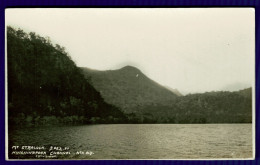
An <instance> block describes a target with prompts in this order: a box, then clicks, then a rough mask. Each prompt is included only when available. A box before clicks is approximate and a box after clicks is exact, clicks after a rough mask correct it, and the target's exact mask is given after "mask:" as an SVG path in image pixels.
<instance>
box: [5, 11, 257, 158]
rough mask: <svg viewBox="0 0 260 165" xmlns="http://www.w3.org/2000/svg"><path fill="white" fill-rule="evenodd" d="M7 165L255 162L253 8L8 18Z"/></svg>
mask: <svg viewBox="0 0 260 165" xmlns="http://www.w3.org/2000/svg"><path fill="white" fill-rule="evenodd" d="M5 24H6V28H5V34H6V40H5V42H6V47H5V49H6V50H5V54H6V61H5V62H6V78H7V79H6V82H5V83H6V93H5V95H6V116H5V120H6V135H5V136H6V142H5V143H6V159H7V160H114V159H115V160H122V159H123V160H125V159H126V160H129V159H133V160H234V159H240V160H241V159H247V160H252V159H254V157H255V92H254V91H255V11H254V9H253V8H23V9H21V8H20V9H18V8H9V9H6V10H5Z"/></svg>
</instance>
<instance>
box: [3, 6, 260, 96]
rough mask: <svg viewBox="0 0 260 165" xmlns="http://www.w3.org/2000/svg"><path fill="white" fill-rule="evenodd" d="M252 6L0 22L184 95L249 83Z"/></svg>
mask: <svg viewBox="0 0 260 165" xmlns="http://www.w3.org/2000/svg"><path fill="white" fill-rule="evenodd" d="M254 17H255V12H254V9H253V8H186V9H185V8H164V9H163V8H157V9H155V8H150V9H149V8H146V9H145V8H139V9H138V8H130V9H127V8H122V9H119V8H114V9H112V8H111V9H110V8H106V9H102V8H96V9H95V8H85V9H84V8H82V9H64V8H63V9H61V8H60V9H40V8H38V9H33V8H32V9H7V10H6V25H10V26H13V27H14V28H21V29H23V30H24V31H26V32H36V33H37V34H39V35H40V36H43V37H47V36H48V37H50V39H51V41H52V42H53V43H54V44H56V43H57V44H59V45H61V46H64V47H65V48H66V51H67V52H68V53H69V55H70V56H71V58H72V60H73V61H74V62H75V63H76V65H77V66H80V67H88V68H92V69H96V70H114V69H119V68H122V67H124V66H126V65H131V66H134V67H137V68H138V69H140V70H141V71H142V72H143V73H144V74H146V75H147V76H148V77H149V78H151V79H153V80H154V81H156V82H158V83H160V84H161V85H164V86H168V87H171V88H173V89H178V90H179V91H180V92H181V93H183V94H188V93H201V92H206V91H219V90H229V91H234V90H238V89H243V88H246V87H250V86H252V85H253V84H254V65H255V62H254V56H255V38H254V36H255V23H254V20H255V18H254Z"/></svg>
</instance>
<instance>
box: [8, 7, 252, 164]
mask: <svg viewBox="0 0 260 165" xmlns="http://www.w3.org/2000/svg"><path fill="white" fill-rule="evenodd" d="M212 8H217V7H212ZM219 8H225V9H232V8H247V9H250V8H251V9H252V10H253V11H254V56H253V59H252V60H254V61H255V57H256V47H255V45H256V40H255V39H256V38H255V35H256V34H255V31H256V30H255V8H254V7H219ZM14 9H18V8H14ZM21 9H28V8H21ZM40 9H43V8H40ZM46 9H59V8H46ZM66 9H80V8H66ZM81 9H82V8H81ZM92 9H93V8H92ZM94 9H101V8H94ZM106 9H109V8H106ZM125 9H129V8H125ZM138 9H143V8H138ZM155 9H158V8H155ZM182 9H189V8H185V7H183V8H182ZM196 9H204V8H196ZM6 10H8V9H5V160H6V161H64V160H72V161H81V160H84V161H88V160H202V161H207V160H223V161H224V160H255V149H256V146H255V131H256V127H255V120H256V117H255V89H256V88H255V85H256V84H255V83H256V82H255V77H256V68H255V66H256V64H255V63H256V61H255V62H254V65H253V66H252V69H253V71H254V72H253V74H252V75H253V82H252V149H253V151H252V158H224V159H222V158H216V159H9V158H8V92H7V91H8V85H7V24H6V17H7V16H6Z"/></svg>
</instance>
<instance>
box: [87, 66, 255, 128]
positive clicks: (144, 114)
mask: <svg viewBox="0 0 260 165" xmlns="http://www.w3.org/2000/svg"><path fill="white" fill-rule="evenodd" d="M82 70H83V73H84V75H85V77H86V78H87V79H89V81H90V82H91V84H92V85H93V86H94V87H95V88H96V89H97V90H98V91H99V92H100V93H101V95H102V96H103V97H104V99H105V101H107V102H108V103H111V104H114V105H116V106H118V107H120V108H121V109H122V110H123V112H125V113H127V114H128V119H129V120H130V121H131V122H136V123H250V122H252V89H251V88H247V89H244V90H240V91H234V92H228V91H219V92H205V93H197V94H189V95H185V96H182V95H181V94H180V93H179V94H178V91H177V90H174V89H171V88H169V87H163V86H161V85H160V84H158V83H156V82H154V81H153V80H151V79H149V78H148V77H147V76H145V75H144V74H143V73H142V72H141V71H140V70H139V69H137V68H135V67H132V66H126V67H123V68H121V69H118V70H108V71H98V70H92V69H89V68H82Z"/></svg>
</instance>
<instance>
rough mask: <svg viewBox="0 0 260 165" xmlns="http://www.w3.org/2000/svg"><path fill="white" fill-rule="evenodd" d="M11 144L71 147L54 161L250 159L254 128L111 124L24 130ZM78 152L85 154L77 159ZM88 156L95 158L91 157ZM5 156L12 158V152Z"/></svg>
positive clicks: (14, 134) (13, 133)
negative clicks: (66, 153) (67, 152)
mask: <svg viewBox="0 0 260 165" xmlns="http://www.w3.org/2000/svg"><path fill="white" fill-rule="evenodd" d="M13 145H17V146H23V145H26V146H32V145H33V146H45V149H46V150H49V147H50V146H60V147H69V150H66V151H70V154H69V155H57V157H56V158H55V159H59V158H60V159H61V158H65V159H196V158H205V159H210V158H250V157H252V125H251V124H192V125H191V124H187V125H186V124H111V125H110V124H109V125H85V126H66V127H48V128H47V127H45V128H28V129H23V130H12V131H10V132H9V146H10V147H11V146H13ZM10 147H9V151H10V150H11V149H10ZM63 151H64V150H63ZM77 151H82V152H84V154H78V155H77V154H76V152H77ZM86 152H87V154H86ZM91 152H93V153H94V154H93V155H90V154H91ZM9 156H11V157H12V155H11V151H10V152H9ZM13 158H18V157H15V156H14V157H13ZM20 158H28V156H27V157H26V156H20ZM32 158H35V156H33V157H32Z"/></svg>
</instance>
